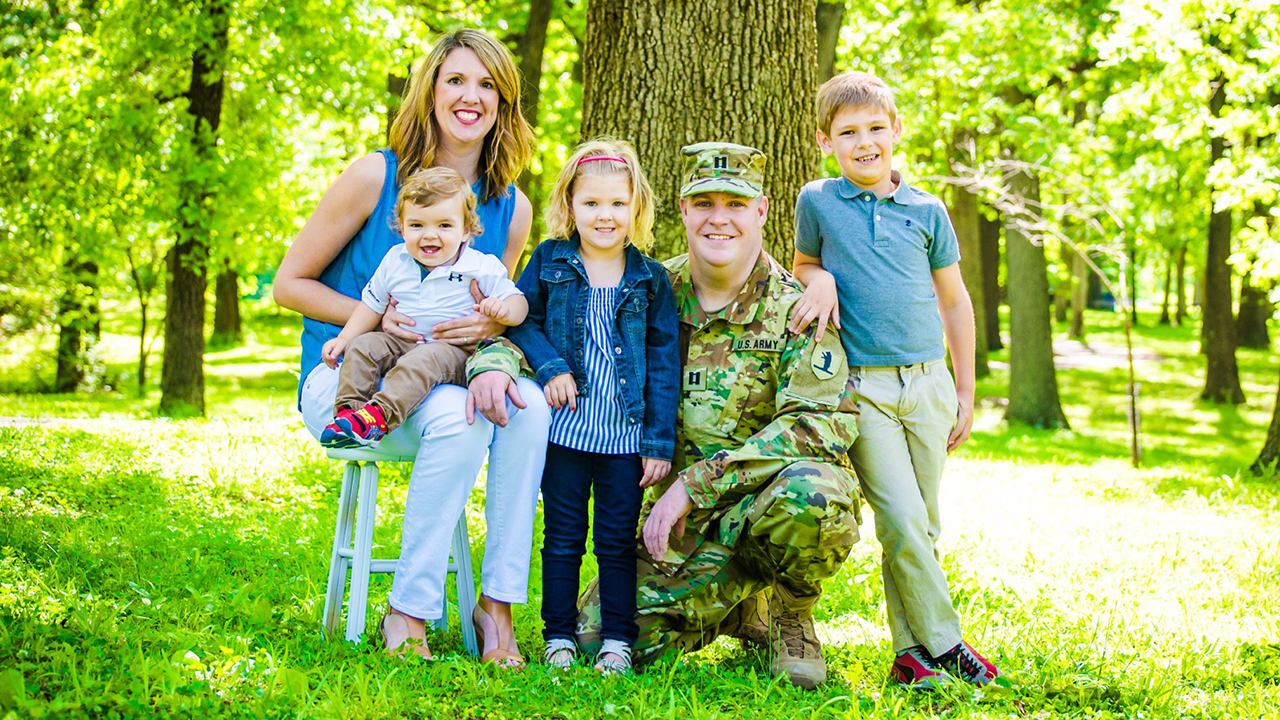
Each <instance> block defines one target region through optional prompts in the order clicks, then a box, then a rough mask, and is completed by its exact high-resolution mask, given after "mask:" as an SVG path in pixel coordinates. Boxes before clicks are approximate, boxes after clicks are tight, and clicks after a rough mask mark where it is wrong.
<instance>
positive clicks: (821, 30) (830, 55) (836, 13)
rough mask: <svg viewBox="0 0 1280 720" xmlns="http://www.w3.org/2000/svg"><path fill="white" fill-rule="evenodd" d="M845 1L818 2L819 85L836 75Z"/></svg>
mask: <svg viewBox="0 0 1280 720" xmlns="http://www.w3.org/2000/svg"><path fill="white" fill-rule="evenodd" d="M844 11H845V0H818V12H817V17H816V22H817V27H818V84H822V83H824V82H826V81H827V80H828V79H830V78H831V77H832V76H834V75H835V74H836V47H837V46H838V45H839V44H840V26H841V25H843V24H844Z"/></svg>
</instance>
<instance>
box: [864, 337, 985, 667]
mask: <svg viewBox="0 0 1280 720" xmlns="http://www.w3.org/2000/svg"><path fill="white" fill-rule="evenodd" d="M850 374H851V375H852V376H853V377H854V382H855V383H856V384H857V385H858V411H859V416H858V439H857V440H856V441H855V442H854V445H853V449H852V450H851V451H850V452H849V459H850V460H852V461H853V466H854V468H855V469H856V470H857V471H858V479H859V481H860V482H861V483H862V495H863V497H865V498H866V499H867V503H868V504H869V505H870V506H871V509H872V510H873V511H874V512H875V515H876V536H877V537H878V538H879V539H880V545H881V546H882V547H883V549H884V556H883V559H882V563H881V570H882V573H883V575H884V593H885V602H886V603H887V605H888V615H889V630H890V632H891V633H892V634H893V650H894V652H901V651H903V650H906V649H908V648H911V647H915V646H916V645H923V646H924V647H925V648H926V649H927V650H928V651H929V654H931V655H934V656H937V655H940V654H942V653H944V652H946V651H947V650H950V649H951V648H952V647H955V645H956V644H957V643H959V642H960V619H959V617H958V616H957V615H956V611H955V609H954V608H953V607H952V604H951V593H950V591H949V590H948V588H947V578H946V575H945V574H944V573H943V572H942V566H941V565H939V563H938V550H937V542H938V535H939V534H940V533H941V531H942V520H941V517H940V515H939V513H938V486H939V485H940V483H941V480H942V464H943V462H944V461H945V460H946V457H947V436H948V435H950V433H951V429H952V428H953V427H954V426H955V420H956V407H957V405H956V402H957V401H956V387H955V382H954V381H953V380H952V379H951V373H949V372H948V371H947V366H946V365H944V364H943V363H942V361H941V360H935V361H933V362H928V363H920V364H916V365H906V366H903V367H853V368H850Z"/></svg>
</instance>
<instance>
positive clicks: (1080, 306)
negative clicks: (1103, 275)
mask: <svg viewBox="0 0 1280 720" xmlns="http://www.w3.org/2000/svg"><path fill="white" fill-rule="evenodd" d="M1071 274H1072V276H1074V277H1075V283H1074V284H1073V285H1072V287H1071V328H1070V329H1069V330H1067V337H1069V338H1071V339H1072V340H1083V339H1084V310H1085V308H1086V307H1088V305H1089V278H1090V276H1091V270H1090V268H1089V263H1088V260H1087V258H1085V256H1084V253H1082V252H1073V253H1071Z"/></svg>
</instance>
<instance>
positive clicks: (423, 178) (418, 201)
mask: <svg viewBox="0 0 1280 720" xmlns="http://www.w3.org/2000/svg"><path fill="white" fill-rule="evenodd" d="M459 196H461V197H462V230H463V232H465V233H467V234H468V235H470V236H472V237H475V236H476V235H479V234H480V233H482V232H484V228H483V227H482V226H481V225H480V217H479V216H478V215H476V194H475V193H473V192H471V186H470V185H468V184H467V181H466V180H464V179H463V177H462V175H461V173H459V172H458V171H457V170H454V169H453V168H447V167H433V168H424V169H422V170H419V171H417V172H415V173H414V174H412V175H410V176H409V179H408V180H405V181H404V185H402V186H400V194H399V195H398V196H397V197H396V214H395V217H394V218H393V220H392V222H394V223H395V228H396V232H399V233H403V232H404V230H403V228H402V227H401V224H402V222H403V219H404V206H405V204H409V205H413V206H415V207H420V208H428V207H431V206H432V205H435V204H436V203H440V202H444V201H446V200H449V199H451V198H455V197H459Z"/></svg>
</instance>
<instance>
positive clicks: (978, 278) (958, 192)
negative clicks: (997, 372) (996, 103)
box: [951, 130, 991, 377]
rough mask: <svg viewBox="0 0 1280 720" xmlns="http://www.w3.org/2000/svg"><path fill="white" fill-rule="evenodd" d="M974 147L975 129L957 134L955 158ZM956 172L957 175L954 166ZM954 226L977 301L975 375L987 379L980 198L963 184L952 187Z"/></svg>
mask: <svg viewBox="0 0 1280 720" xmlns="http://www.w3.org/2000/svg"><path fill="white" fill-rule="evenodd" d="M972 144H973V131H972V130H959V131H957V132H956V135H955V141H954V142H953V143H952V153H953V159H956V158H957V156H960V157H963V156H965V155H966V154H967V152H966V150H967V148H969V147H971V146H972ZM952 172H953V173H954V172H955V169H954V166H953V170H952ZM951 224H952V225H954V226H955V230H956V237H957V238H958V239H959V241H960V277H961V278H962V279H963V280H964V285H965V288H967V289H968V291H969V298H970V299H971V300H972V301H973V325H974V337H975V338H979V339H980V341H979V342H976V343H974V353H973V355H974V373H975V374H976V375H977V377H986V376H988V375H990V374H991V367H990V365H989V364H988V360H987V343H986V342H984V341H985V339H986V337H987V318H986V302H985V299H984V297H983V290H984V284H983V280H982V250H981V247H980V243H981V240H980V239H979V237H978V197H977V196H976V195H974V194H973V193H972V192H970V191H969V189H968V188H966V187H963V186H960V185H953V186H952V187H951Z"/></svg>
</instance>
